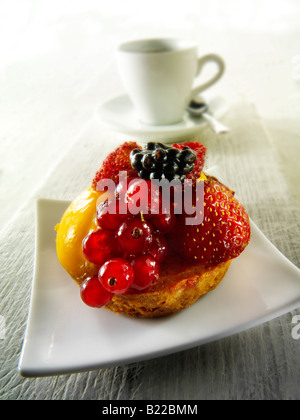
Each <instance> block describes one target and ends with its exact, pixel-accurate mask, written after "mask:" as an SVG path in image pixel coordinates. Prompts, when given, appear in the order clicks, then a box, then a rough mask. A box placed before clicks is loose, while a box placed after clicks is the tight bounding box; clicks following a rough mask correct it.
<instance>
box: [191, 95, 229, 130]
mask: <svg viewBox="0 0 300 420" xmlns="http://www.w3.org/2000/svg"><path fill="white" fill-rule="evenodd" d="M207 109H208V106H207V104H206V103H205V102H197V101H196V100H195V99H193V100H192V101H191V102H190V103H189V105H188V107H187V111H188V112H189V113H190V114H191V115H192V116H193V117H200V116H201V117H203V118H205V120H206V121H207V123H208V125H209V126H210V127H211V128H212V129H213V130H214V132H215V133H217V134H221V133H227V132H228V131H229V128H228V127H226V125H224V124H222V123H220V121H218V120H216V119H215V118H214V117H213V116H211V115H210V114H208V113H207V112H206V111H207Z"/></svg>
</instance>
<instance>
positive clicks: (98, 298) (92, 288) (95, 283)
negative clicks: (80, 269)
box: [80, 276, 113, 308]
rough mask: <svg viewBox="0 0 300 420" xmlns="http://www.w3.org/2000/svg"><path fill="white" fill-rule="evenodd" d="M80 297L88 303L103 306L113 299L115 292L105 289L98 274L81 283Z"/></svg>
mask: <svg viewBox="0 0 300 420" xmlns="http://www.w3.org/2000/svg"><path fill="white" fill-rule="evenodd" d="M80 297H81V299H82V300H83V302H84V303H85V304H86V305H88V306H92V307H93V308H101V307H102V306H104V305H106V304H107V303H108V302H110V301H111V299H112V297H113V294H112V293H111V292H109V291H107V290H106V289H104V287H103V286H102V284H101V283H100V281H99V279H98V277H97V276H93V277H88V278H87V279H86V280H85V281H84V282H83V283H82V284H81V286H80Z"/></svg>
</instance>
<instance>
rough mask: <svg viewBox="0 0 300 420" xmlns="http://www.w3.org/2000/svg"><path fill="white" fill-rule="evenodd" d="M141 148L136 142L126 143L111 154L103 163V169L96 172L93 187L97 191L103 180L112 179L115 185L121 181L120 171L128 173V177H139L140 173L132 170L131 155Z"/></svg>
mask: <svg viewBox="0 0 300 420" xmlns="http://www.w3.org/2000/svg"><path fill="white" fill-rule="evenodd" d="M136 148H140V147H139V146H138V145H137V143H135V142H132V141H130V142H125V143H123V144H121V146H119V147H117V148H116V149H115V150H114V151H113V152H111V153H110V154H109V155H108V156H107V157H106V158H105V159H104V161H103V162H102V165H101V168H100V169H99V170H98V171H97V172H96V174H95V176H94V179H93V182H92V187H93V188H94V189H95V190H96V189H97V183H98V181H100V180H101V179H105V178H109V179H112V180H113V181H114V182H115V184H118V181H119V171H127V176H128V177H137V176H138V173H137V171H136V170H135V169H133V168H132V166H131V163H130V158H129V154H130V152H131V150H133V149H136Z"/></svg>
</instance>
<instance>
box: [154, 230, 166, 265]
mask: <svg viewBox="0 0 300 420" xmlns="http://www.w3.org/2000/svg"><path fill="white" fill-rule="evenodd" d="M167 253H168V246H167V241H166V239H165V237H164V236H163V234H162V233H157V234H156V235H155V237H154V240H153V243H152V245H151V247H150V248H149V254H151V255H152V256H153V258H154V259H155V260H156V261H157V262H159V263H162V262H163V261H164V260H165V259H166V257H167Z"/></svg>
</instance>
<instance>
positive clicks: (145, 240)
mask: <svg viewBox="0 0 300 420" xmlns="http://www.w3.org/2000/svg"><path fill="white" fill-rule="evenodd" d="M117 239H118V242H119V245H120V246H121V248H122V250H123V251H124V252H125V253H126V254H128V255H129V254H140V253H142V252H145V251H147V250H148V249H149V247H150V246H151V244H152V242H153V228H152V226H151V225H150V223H148V222H143V221H142V220H141V219H140V218H138V217H134V218H131V219H127V220H125V221H124V222H123V223H122V224H121V225H120V227H119V229H118V231H117Z"/></svg>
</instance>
